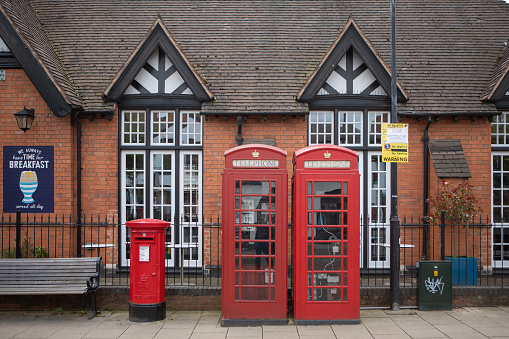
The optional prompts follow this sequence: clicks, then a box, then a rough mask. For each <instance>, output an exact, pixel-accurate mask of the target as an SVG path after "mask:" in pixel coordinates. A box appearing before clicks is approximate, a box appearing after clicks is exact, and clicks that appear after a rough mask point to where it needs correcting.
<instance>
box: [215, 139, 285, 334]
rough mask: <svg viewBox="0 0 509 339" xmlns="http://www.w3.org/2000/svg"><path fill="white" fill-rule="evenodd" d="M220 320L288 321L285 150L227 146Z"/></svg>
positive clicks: (249, 322)
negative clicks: (230, 147)
mask: <svg viewBox="0 0 509 339" xmlns="http://www.w3.org/2000/svg"><path fill="white" fill-rule="evenodd" d="M225 160H226V162H225V169H224V172H223V194H222V197H223V227H222V234H223V238H222V239H223V243H222V244H223V245H222V282H221V287H222V288H221V321H222V325H223V326H243V325H255V324H286V323H287V315H286V313H287V289H288V287H287V277H288V273H287V272H288V268H287V251H288V250H287V244H288V240H287V238H288V175H287V170H286V152H285V151H283V150H281V149H279V148H276V147H273V146H267V145H259V144H256V145H255V144H253V145H243V146H238V147H235V148H232V149H230V150H227V151H226V152H225Z"/></svg>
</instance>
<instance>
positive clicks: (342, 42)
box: [297, 19, 408, 108]
mask: <svg viewBox="0 0 509 339" xmlns="http://www.w3.org/2000/svg"><path fill="white" fill-rule="evenodd" d="M390 82H391V75H390V71H389V68H388V67H387V65H386V64H385V62H384V61H383V60H382V59H381V58H380V57H379V56H378V54H377V53H376V51H375V50H374V48H373V46H372V45H371V44H370V43H369V41H368V40H367V38H366V37H365V35H364V34H363V33H362V32H361V30H360V29H359V28H358V27H357V25H356V24H355V21H354V20H353V19H349V21H348V23H347V24H346V25H345V27H344V28H343V30H342V33H341V35H340V36H339V37H338V38H337V39H336V41H335V42H334V44H333V45H332V47H331V48H330V49H329V51H328V52H327V53H326V55H325V56H324V58H323V59H322V61H321V62H320V65H319V66H318V68H317V70H316V71H315V72H314V73H313V74H312V75H311V77H310V78H309V79H308V81H307V83H306V84H305V85H304V87H303V88H302V89H301V91H300V92H299V94H298V95H297V99H298V100H299V101H307V102H308V103H309V105H310V108H326V107H332V106H338V105H341V106H343V107H355V106H359V107H360V106H362V107H365V108H368V107H370V106H380V105H388V104H389V100H390V98H389V94H390V88H391V85H390ZM398 100H399V101H405V100H408V96H407V94H406V93H405V91H404V90H403V88H402V87H401V85H400V84H399V83H398Z"/></svg>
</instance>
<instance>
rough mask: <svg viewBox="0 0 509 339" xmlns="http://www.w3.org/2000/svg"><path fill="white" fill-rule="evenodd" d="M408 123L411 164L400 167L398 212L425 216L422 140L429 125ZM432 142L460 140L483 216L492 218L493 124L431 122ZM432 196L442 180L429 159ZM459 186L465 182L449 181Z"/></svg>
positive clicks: (484, 120)
mask: <svg viewBox="0 0 509 339" xmlns="http://www.w3.org/2000/svg"><path fill="white" fill-rule="evenodd" d="M424 120H425V119H423V121H421V122H417V121H416V120H415V119H405V120H404V121H403V122H404V123H408V124H409V153H410V154H409V162H408V163H401V164H399V165H398V212H399V215H400V216H404V215H407V216H409V215H417V214H422V211H423V203H424V201H423V200H424V199H423V173H424V172H423V171H424V170H423V157H424V156H423V154H424V153H423V147H424V143H423V141H422V137H423V136H424V128H425V126H426V122H427V121H424ZM428 134H429V138H430V140H436V139H457V140H460V141H461V145H462V146H463V151H464V153H465V156H466V160H467V163H468V166H469V168H470V173H471V174H472V178H470V179H468V182H469V183H470V184H471V185H473V186H474V188H473V192H474V194H476V196H477V197H478V199H479V202H480V206H481V207H482V209H483V214H486V215H489V214H490V211H491V210H490V208H491V124H490V122H489V121H488V120H487V118H479V119H478V120H477V121H475V122H472V121H471V120H470V118H467V117H462V118H460V119H459V121H457V122H454V121H453V120H452V118H448V117H441V118H440V121H439V122H435V121H434V120H433V121H432V123H431V125H430V128H429V132H428ZM429 175H430V187H429V193H430V195H433V194H437V193H438V192H439V189H440V179H439V178H437V177H436V174H435V170H434V168H433V162H432V160H431V157H430V168H429ZM447 180H448V181H449V182H453V183H454V184H457V183H459V182H462V181H463V179H447Z"/></svg>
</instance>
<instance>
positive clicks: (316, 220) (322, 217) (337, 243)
mask: <svg viewBox="0 0 509 339" xmlns="http://www.w3.org/2000/svg"><path fill="white" fill-rule="evenodd" d="M293 164H294V176H293V204H294V210H293V224H294V227H293V241H294V244H293V256H292V258H293V276H292V282H293V288H292V292H293V304H294V316H295V323H296V324H318V323H359V322H360V314H359V313H360V263H359V242H360V214H359V213H360V206H359V205H360V200H359V185H360V175H359V169H358V155H357V153H356V152H354V151H351V150H349V149H346V148H343V147H339V146H334V145H317V146H309V147H305V148H303V149H300V150H298V151H296V152H295V153H294V157H293Z"/></svg>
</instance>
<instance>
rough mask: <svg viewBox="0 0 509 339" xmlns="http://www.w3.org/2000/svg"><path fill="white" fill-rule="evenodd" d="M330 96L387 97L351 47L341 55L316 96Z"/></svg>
mask: <svg viewBox="0 0 509 339" xmlns="http://www.w3.org/2000/svg"><path fill="white" fill-rule="evenodd" d="M330 94H361V95H384V96H386V95H387V93H386V92H385V90H384V89H383V88H382V86H380V82H379V81H378V80H377V79H376V78H375V76H374V75H373V72H371V71H370V70H369V68H368V66H367V65H366V63H365V62H364V61H363V60H362V58H361V57H360V56H359V54H358V53H357V52H356V51H355V49H353V47H351V48H350V49H349V50H348V51H347V52H346V53H345V54H344V55H343V57H342V58H341V60H340V61H339V62H338V65H337V66H336V68H335V69H334V70H333V71H332V73H331V75H329V77H328V78H327V80H326V81H325V84H324V86H323V87H322V88H321V89H320V90H319V91H318V94H317V95H319V96H320V95H330Z"/></svg>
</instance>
